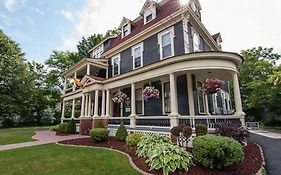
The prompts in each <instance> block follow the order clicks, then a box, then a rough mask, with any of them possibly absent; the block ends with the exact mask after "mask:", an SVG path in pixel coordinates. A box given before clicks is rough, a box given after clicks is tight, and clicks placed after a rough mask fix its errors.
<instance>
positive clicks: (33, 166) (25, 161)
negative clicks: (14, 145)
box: [0, 144, 138, 175]
mask: <svg viewBox="0 0 281 175" xmlns="http://www.w3.org/2000/svg"><path fill="white" fill-rule="evenodd" d="M0 167H2V168H0V174H5V175H10V174H12V175H22V174H25V175H37V174H40V175H58V174H59V175H64V174H65V175H72V174H73V175H77V174H79V175H87V174H89V175H123V174H124V175H137V174H138V172H136V171H135V170H134V169H133V168H132V167H131V165H130V164H129V161H128V158H127V156H125V155H123V154H120V153H117V152H114V151H107V150H102V149H95V148H78V147H67V146H60V145H55V144H49V145H43V146H34V147H29V148H20V149H15V150H9V151H2V152H0Z"/></svg>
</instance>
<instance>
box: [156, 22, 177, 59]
mask: <svg viewBox="0 0 281 175" xmlns="http://www.w3.org/2000/svg"><path fill="white" fill-rule="evenodd" d="M168 33H170V40H171V55H170V56H167V57H163V40H162V37H163V36H164V35H166V34H168ZM174 38H175V32H174V26H173V27H171V28H169V29H167V30H164V31H163V32H161V33H159V34H158V45H159V48H160V60H164V59H167V58H170V57H173V56H175V47H174V45H175V44H174Z"/></svg>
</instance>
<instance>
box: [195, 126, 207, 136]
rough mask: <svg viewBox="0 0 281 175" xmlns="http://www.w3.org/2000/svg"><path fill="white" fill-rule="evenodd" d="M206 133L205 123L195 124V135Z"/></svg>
mask: <svg viewBox="0 0 281 175" xmlns="http://www.w3.org/2000/svg"><path fill="white" fill-rule="evenodd" d="M207 133H208V128H207V126H206V125H203V124H198V125H196V126H195V134H196V136H202V135H206V134H207Z"/></svg>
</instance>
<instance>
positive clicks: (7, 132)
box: [0, 126, 49, 145]
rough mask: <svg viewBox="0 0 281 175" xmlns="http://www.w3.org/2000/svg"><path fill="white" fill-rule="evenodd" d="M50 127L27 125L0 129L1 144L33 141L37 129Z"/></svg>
mask: <svg viewBox="0 0 281 175" xmlns="http://www.w3.org/2000/svg"><path fill="white" fill-rule="evenodd" d="M48 128H49V127H47V126H45V127H26V128H7V129H0V145H7V144H13V143H22V142H29V141H32V138H31V137H32V136H33V135H34V132H35V131H38V130H47V129H48Z"/></svg>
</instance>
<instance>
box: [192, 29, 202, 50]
mask: <svg viewBox="0 0 281 175" xmlns="http://www.w3.org/2000/svg"><path fill="white" fill-rule="evenodd" d="M192 35H193V50H194V52H200V51H201V50H200V35H199V34H198V33H197V32H196V31H195V29H194V27H192Z"/></svg>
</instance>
